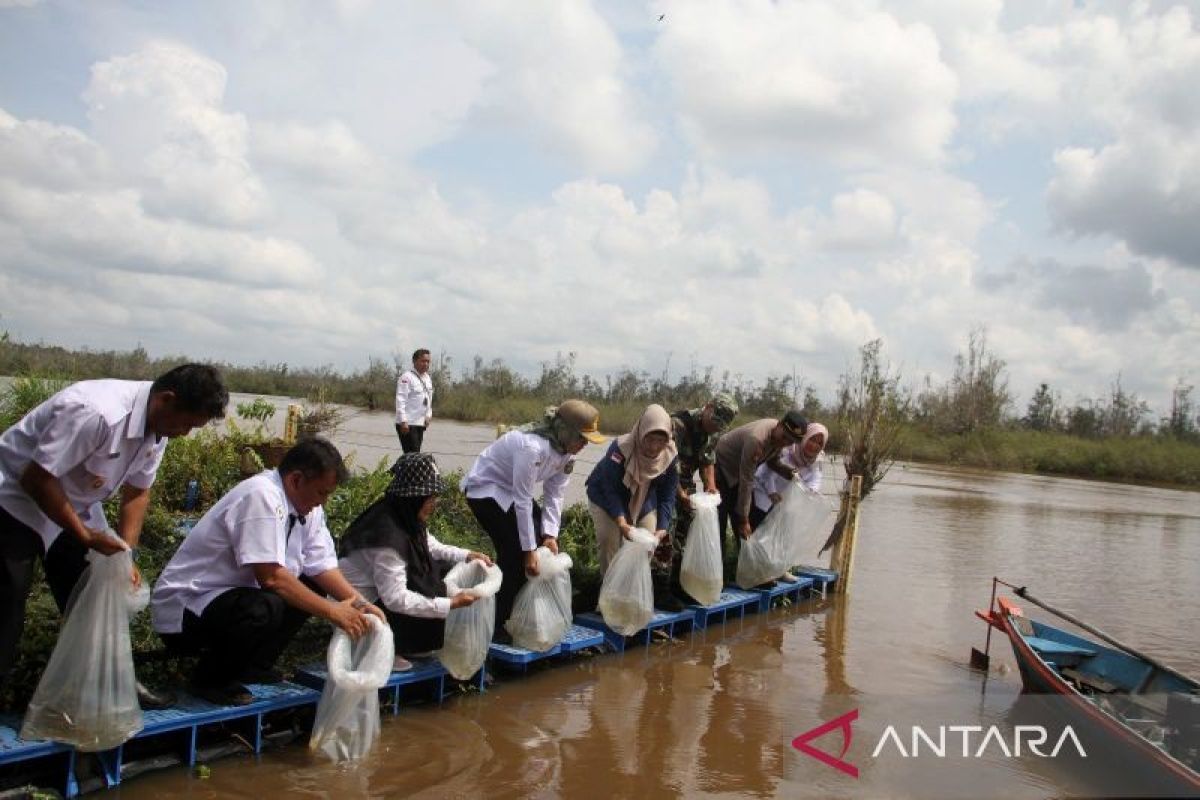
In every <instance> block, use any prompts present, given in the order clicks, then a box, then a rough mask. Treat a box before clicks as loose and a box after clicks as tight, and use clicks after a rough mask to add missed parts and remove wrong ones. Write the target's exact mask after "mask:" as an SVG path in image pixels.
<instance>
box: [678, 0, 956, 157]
mask: <svg viewBox="0 0 1200 800" xmlns="http://www.w3.org/2000/svg"><path fill="white" fill-rule="evenodd" d="M668 19H669V24H667V25H664V26H663V28H662V33H661V34H660V36H659V40H658V42H657V43H656V45H655V49H656V52H657V55H658V60H659V63H660V64H661V65H662V68H663V70H664V71H665V73H666V75H667V77H668V78H669V80H670V81H671V85H672V87H673V89H674V91H675V94H676V96H677V99H678V103H679V106H678V107H679V113H680V115H681V116H682V118H683V120H684V123H685V125H686V128H687V130H688V131H689V132H690V133H691V134H692V135H693V136H694V137H695V138H696V139H697V141H698V142H699V144H700V145H701V146H703V147H705V148H708V149H709V150H711V151H714V152H717V153H721V154H724V155H733V154H737V153H739V152H742V151H744V150H746V149H758V150H765V151H768V152H772V153H775V154H779V155H781V156H784V157H786V155H787V154H794V153H798V154H805V155H809V156H824V157H831V158H834V159H837V160H839V161H841V162H844V163H850V164H857V165H872V166H877V165H880V164H888V163H894V162H896V161H899V162H901V163H911V162H917V163H928V162H936V161H939V160H941V159H942V157H943V155H944V148H945V147H946V145H947V143H948V141H949V139H950V136H951V134H952V133H953V131H954V128H955V124H956V120H955V114H954V109H953V103H954V99H955V95H956V91H957V81H956V79H955V76H954V73H953V72H951V71H950V70H949V69H948V68H947V67H946V65H945V64H944V63H942V61H941V58H940V55H939V50H938V43H937V40H936V39H935V37H934V35H933V33H932V31H931V30H930V29H929V28H928V27H926V26H925V25H923V24H908V25H904V24H901V23H900V22H899V21H898V20H897V19H896V18H895V17H893V16H891V15H890V14H888V13H886V12H883V11H880V10H875V9H872V8H869V7H868V6H866V5H861V4H827V3H819V2H804V1H803V0H785V2H779V3H766V2H760V1H759V0H744V1H741V2H739V1H736V0H708V1H707V2H687V3H678V4H674V5H671V6H669V7H668Z"/></svg>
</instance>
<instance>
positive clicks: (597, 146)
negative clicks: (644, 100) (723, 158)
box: [458, 0, 656, 173]
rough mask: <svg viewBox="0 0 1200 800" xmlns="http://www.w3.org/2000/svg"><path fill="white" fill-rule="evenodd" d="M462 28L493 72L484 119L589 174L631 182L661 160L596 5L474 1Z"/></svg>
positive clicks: (554, 0)
mask: <svg viewBox="0 0 1200 800" xmlns="http://www.w3.org/2000/svg"><path fill="white" fill-rule="evenodd" d="M458 19H459V20H460V21H461V23H462V25H463V30H464V35H465V37H466V40H467V41H468V42H469V43H470V44H471V45H472V46H474V47H475V48H477V49H478V51H479V53H480V54H481V55H482V56H483V57H484V58H485V59H486V60H487V62H488V63H489V64H490V65H491V67H492V73H491V74H490V75H489V76H488V78H487V81H486V83H485V87H484V91H483V93H482V94H481V96H480V97H479V98H478V101H477V103H478V107H479V108H478V113H479V115H480V117H481V119H483V120H499V121H503V123H504V124H505V125H507V126H511V127H513V128H516V129H519V130H521V129H528V130H530V132H531V133H532V134H533V136H534V137H535V139H536V140H537V142H538V144H539V145H540V146H541V147H543V148H546V149H548V150H550V151H552V152H558V153H560V154H563V155H565V156H567V157H570V158H572V159H578V160H579V162H580V163H581V164H582V166H583V169H584V170H585V171H589V172H601V173H607V172H614V173H622V172H626V171H629V170H631V169H633V168H635V167H638V166H640V165H642V164H644V163H645V162H646V161H647V160H649V159H650V157H651V156H652V155H653V150H654V147H655V144H656V135H655V133H654V131H653V130H652V129H651V128H650V126H649V125H647V124H646V123H645V122H644V121H643V120H642V118H641V116H640V114H639V113H638V101H637V98H636V97H635V95H634V92H633V91H632V89H631V88H630V86H629V85H628V82H627V80H626V74H625V72H624V69H623V58H624V54H623V52H622V48H621V44H620V42H619V41H618V40H617V38H616V36H615V34H614V33H613V31H612V30H611V29H610V28H609V27H608V25H607V23H606V22H605V21H604V19H603V18H602V17H601V16H600V15H599V14H597V13H596V11H595V9H593V8H592V6H591V4H590V3H589V2H587V0H540V2H532V3H524V4H521V5H516V6H514V5H512V4H511V3H505V2H496V1H495V0H491V1H490V2H475V1H474V0H469V1H468V2H465V3H462V4H461V5H460V6H459V8H458Z"/></svg>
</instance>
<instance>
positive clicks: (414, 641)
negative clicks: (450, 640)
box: [375, 601, 446, 655]
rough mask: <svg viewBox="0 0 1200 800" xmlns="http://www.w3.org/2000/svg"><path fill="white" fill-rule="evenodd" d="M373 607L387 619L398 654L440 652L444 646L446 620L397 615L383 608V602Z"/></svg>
mask: <svg viewBox="0 0 1200 800" xmlns="http://www.w3.org/2000/svg"><path fill="white" fill-rule="evenodd" d="M375 605H376V606H378V607H379V610H380V611H382V612H383V615H384V616H385V617H387V621H388V625H389V626H390V627H391V629H392V636H393V637H394V638H395V641H396V652H397V653H398V654H400V655H410V654H412V653H428V652H429V651H430V650H440V649H441V648H442V645H443V644H445V641H446V620H444V619H438V618H435V617H411V616H409V615H408V614H397V613H396V612H395V611H392V610H390V609H388V608H386V607H384V605H383V601H379V602H377V603H375Z"/></svg>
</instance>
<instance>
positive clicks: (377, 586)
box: [338, 533, 469, 619]
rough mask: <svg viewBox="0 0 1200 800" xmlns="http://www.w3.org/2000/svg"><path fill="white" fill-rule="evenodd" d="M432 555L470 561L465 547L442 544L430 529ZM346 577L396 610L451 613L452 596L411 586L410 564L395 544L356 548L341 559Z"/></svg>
mask: <svg viewBox="0 0 1200 800" xmlns="http://www.w3.org/2000/svg"><path fill="white" fill-rule="evenodd" d="M426 536H427V537H428V538H427V539H426V540H425V541H426V542H428V544H429V555H430V557H431V558H432V559H433V560H434V561H443V562H447V563H450V564H457V563H458V562H460V561H466V559H467V553H468V552H469V551H467V550H464V549H463V548H461V547H455V546H454V545H451V544H442V543H441V542H439V541H438V540H437V539H436V538H434V536H433V534H431V533H427V534H426ZM338 566H339V567H340V568H341V570H342V574H343V575H344V576H346V580H347V581H349V582H350V585H351V586H353V587H354V588H355V589H356V590H357V591H358V593H359V594H361V595H362V596H363V597H364V598H365V599H366V600H369V601H370V602H372V603H374V602H375V601H376V600H382V601H383V605H384V606H385V607H386V608H387V609H388V610H389V611H391V612H392V613H394V614H406V615H408V616H410V617H426V618H431V619H445V618H446V615H447V614H449V613H450V598H449V597H426V596H425V595H423V594H421V593H420V592H414V591H412V590H411V589H409V588H408V566H407V565H406V564H405V563H404V559H402V558H401V557H400V554H399V553H397V552H396V551H395V550H394V549H393V548H391V547H364V548H363V549H361V550H355V551H354V552H353V553H351V554H350V555H348V556H343V557H342V558H341V559H340V560H339V561H338Z"/></svg>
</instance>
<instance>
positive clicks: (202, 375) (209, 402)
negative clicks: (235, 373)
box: [150, 364, 229, 419]
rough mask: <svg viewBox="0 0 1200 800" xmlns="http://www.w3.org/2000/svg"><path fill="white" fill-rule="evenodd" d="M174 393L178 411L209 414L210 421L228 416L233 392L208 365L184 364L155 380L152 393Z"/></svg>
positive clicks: (215, 369)
mask: <svg viewBox="0 0 1200 800" xmlns="http://www.w3.org/2000/svg"><path fill="white" fill-rule="evenodd" d="M158 392H174V393H175V404H176V408H178V409H180V410H181V411H186V412H188V413H189V414H206V415H207V416H208V418H209V419H220V418H221V417H223V416H225V406H226V405H228V404H229V390H228V389H226V388H225V383H224V382H223V381H222V380H221V373H220V372H218V371H217V368H216V367H213V366H210V365H208V364H180V365H179V366H178V367H175V368H174V369H172V370H170V371H169V372H164V373H163V374H162V375H159V376H158V377H157V378H155V379H154V383H153V384H151V386H150V393H151V394H156V393H158Z"/></svg>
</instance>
